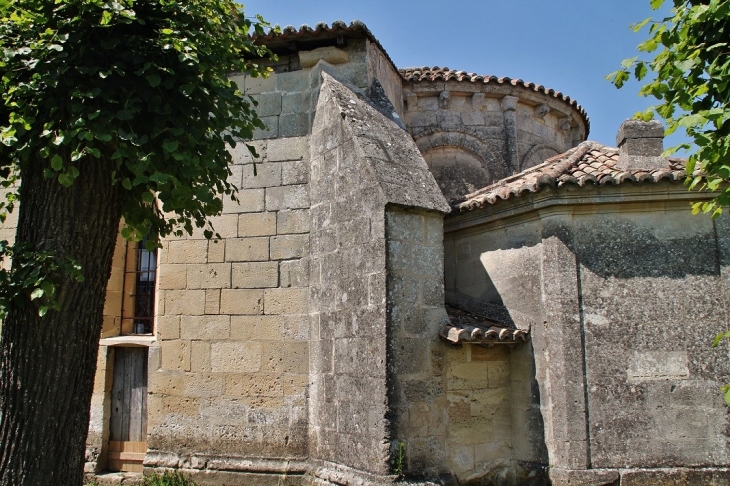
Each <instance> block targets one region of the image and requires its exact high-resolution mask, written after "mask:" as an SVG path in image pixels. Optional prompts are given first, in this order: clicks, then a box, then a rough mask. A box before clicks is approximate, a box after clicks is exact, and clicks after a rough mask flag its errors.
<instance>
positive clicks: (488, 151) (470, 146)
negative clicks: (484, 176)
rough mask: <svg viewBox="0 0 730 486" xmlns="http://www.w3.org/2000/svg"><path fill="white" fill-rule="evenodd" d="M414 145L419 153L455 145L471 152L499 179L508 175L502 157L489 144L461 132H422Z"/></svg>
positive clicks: (484, 167) (486, 169)
mask: <svg viewBox="0 0 730 486" xmlns="http://www.w3.org/2000/svg"><path fill="white" fill-rule="evenodd" d="M415 141H416V146H417V147H418V150H420V152H421V154H425V153H426V152H428V151H429V150H432V149H435V148H441V147H455V148H460V149H464V150H466V151H468V152H471V153H473V154H474V155H475V156H476V157H477V158H478V159H479V160H480V161H481V164H482V168H483V169H484V170H485V171H486V172H487V173H488V174H491V175H492V176H493V177H494V180H499V179H503V178H505V177H507V176H508V175H509V169H508V168H507V164H505V162H504V159H503V158H502V156H500V155H499V154H498V153H497V152H495V151H494V150H493V149H492V147H490V146H489V144H487V143H485V142H483V141H482V140H480V139H478V138H477V137H475V136H473V135H470V134H467V133H462V132H453V131H452V132H432V133H424V134H421V135H419V136H418V137H416V138H415Z"/></svg>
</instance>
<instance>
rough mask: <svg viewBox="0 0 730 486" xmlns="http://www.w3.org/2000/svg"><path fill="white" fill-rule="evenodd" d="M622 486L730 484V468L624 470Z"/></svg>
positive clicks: (622, 471)
mask: <svg viewBox="0 0 730 486" xmlns="http://www.w3.org/2000/svg"><path fill="white" fill-rule="evenodd" d="M620 473H621V486H685V485H687V484H692V485H703V484H706V485H717V486H719V485H721V484H730V468H724V467H712V468H683V467H676V468H674V467H673V468H658V469H622V470H621V471H620Z"/></svg>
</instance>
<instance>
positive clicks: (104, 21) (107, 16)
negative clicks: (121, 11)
mask: <svg viewBox="0 0 730 486" xmlns="http://www.w3.org/2000/svg"><path fill="white" fill-rule="evenodd" d="M111 21H112V13H111V12H110V11H108V10H104V12H103V13H102V14H101V22H99V25H109V24H110V23H111Z"/></svg>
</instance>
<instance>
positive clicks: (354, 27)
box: [253, 20, 398, 71]
mask: <svg viewBox="0 0 730 486" xmlns="http://www.w3.org/2000/svg"><path fill="white" fill-rule="evenodd" d="M353 34H357V35H362V36H364V37H366V38H368V39H369V40H370V42H373V43H375V45H377V46H378V48H379V49H380V50H381V51H382V52H383V54H384V55H385V57H386V58H387V59H388V61H390V64H391V65H392V66H393V69H395V70H396V71H397V70H398V68H397V67H396V65H395V63H394V62H393V60H392V59H391V58H390V56H389V55H388V53H387V52H386V50H385V48H384V47H383V45H382V44H381V43H380V41H379V40H378V39H376V38H375V36H374V35H373V33H372V32H370V29H368V28H367V26H366V25H365V24H364V23H362V22H361V21H359V20H353V21H352V22H350V25H347V23H346V22H343V21H342V20H335V21H334V22H332V26H329V25H327V23H326V22H320V23H318V24H317V25H315V26H314V27H310V26H309V25H306V24H303V25H302V26H301V27H299V28H298V29H297V28H296V27H294V26H293V25H287V26H286V27H284V28H283V29H281V33H280V34H275V33H273V32H269V33H268V34H267V35H265V36H253V39H254V40H257V41H259V42H260V43H262V44H266V45H269V44H271V43H275V42H276V43H279V42H292V41H293V42H304V41H308V40H315V39H319V38H332V37H336V36H339V35H353Z"/></svg>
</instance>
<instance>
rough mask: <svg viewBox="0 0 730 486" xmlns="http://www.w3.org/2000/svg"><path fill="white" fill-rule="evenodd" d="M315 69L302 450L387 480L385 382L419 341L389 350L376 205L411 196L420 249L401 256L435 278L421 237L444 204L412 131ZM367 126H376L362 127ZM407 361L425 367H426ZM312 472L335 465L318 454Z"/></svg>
mask: <svg viewBox="0 0 730 486" xmlns="http://www.w3.org/2000/svg"><path fill="white" fill-rule="evenodd" d="M323 77H324V82H323V85H322V89H321V92H320V95H319V104H318V106H317V115H316V117H315V123H314V129H313V133H312V140H311V147H312V148H311V171H310V174H311V183H310V188H311V193H312V195H313V199H312V207H311V210H310V231H311V245H310V252H311V259H310V262H309V263H310V267H309V302H310V307H309V312H310V319H311V329H310V333H311V336H312V337H311V350H312V352H311V355H310V368H309V369H310V381H311V383H312V388H311V390H310V408H309V410H310V414H309V417H310V430H311V432H310V454H311V457H312V459H313V460H315V461H322V463H323V464H333V463H334V464H340V465H343V466H347V467H349V468H352V469H354V470H355V471H358V472H357V474H359V475H360V476H359V477H360V478H361V479H362V478H363V477H371V476H372V475H374V477H375V478H378V479H377V480H374V481H375V482H376V483H378V481H380V482H387V481H390V480H392V477H390V476H389V474H390V472H391V471H392V469H393V467H394V463H393V462H392V461H391V457H392V455H393V451H394V447H395V448H397V447H398V445H397V444H398V442H397V441H395V439H397V438H398V437H397V433H394V432H395V431H398V430H400V428H399V427H400V425H398V424H400V422H401V421H403V420H406V418H405V417H404V416H400V415H398V414H396V415H394V414H393V412H394V409H393V406H394V402H393V397H392V396H391V395H390V394H389V391H388V387H387V386H386V383H388V382H389V381H390V375H391V373H392V371H391V370H393V369H398V366H399V365H398V364H397V363H405V362H406V361H408V362H409V363H421V362H422V360H420V359H419V357H420V356H422V355H423V353H422V351H423V350H422V349H421V348H420V346H417V345H416V342H415V340H413V339H412V340H411V341H412V342H409V343H408V344H409V349H410V354H409V355H408V357H406V356H405V355H403V353H400V352H398V353H394V352H393V349H391V344H390V342H389V340H388V337H387V336H389V335H390V334H391V333H392V332H393V331H392V330H391V328H392V323H391V318H390V317H389V315H388V305H389V304H388V293H387V292H388V291H387V289H388V283H387V281H388V277H387V272H388V270H389V260H388V256H387V255H388V251H389V250H388V249H389V248H391V247H394V246H393V245H395V246H398V245H399V244H402V241H396V240H393V241H392V242H391V241H390V239H389V238H390V236H389V235H388V233H387V231H386V219H387V216H386V215H387V214H390V211H391V209H390V208H395V205H394V203H395V204H401V205H402V204H404V203H406V202H407V204H408V205H409V206H413V205H415V206H416V207H419V208H421V209H420V212H416V213H414V215H413V217H414V218H415V219H414V220H413V221H411V220H410V219H409V217H410V216H411V215H410V213H409V214H408V215H407V216H404V217H402V218H401V219H403V220H404V222H405V220H408V223H409V226H408V227H410V225H414V226H418V228H417V229H416V230H415V232H416V233H418V232H419V231H420V233H418V234H419V237H420V238H419V239H418V240H417V243H416V246H417V247H418V249H417V250H416V251H415V252H411V253H409V258H410V260H408V261H409V262H410V263H413V264H415V266H416V267H417V269H418V270H414V271H417V272H421V273H420V275H422V276H424V278H425V280H428V281H436V282H437V287H438V283H439V282H440V281H441V278H442V277H441V268H442V260H441V257H440V255H441V254H440V252H438V251H434V250H433V248H431V247H430V245H431V244H432V245H434V247H435V246H437V243H436V242H438V241H440V237H439V236H437V235H436V234H435V233H436V232H439V231H441V226H440V222H441V220H442V218H443V216H442V212H444V211H446V210H448V207H447V205H446V204H445V201H444V200H443V196H441V194H440V191H439V190H438V187H437V186H436V183H435V181H434V180H433V177H432V176H431V175H430V174H428V173H427V169H426V166H425V162H424V161H423V158H422V157H420V155H418V152H417V150H416V148H415V146H414V144H413V141H412V140H411V139H410V137H408V135H407V134H406V133H405V132H404V131H403V130H402V129H400V128H399V127H398V126H397V125H396V124H395V123H394V122H392V121H390V120H387V119H385V117H384V116H383V115H381V114H380V113H379V112H378V111H376V110H375V109H374V108H372V107H370V106H369V105H368V104H367V103H365V102H363V101H362V100H359V99H358V98H357V97H356V95H355V94H354V93H353V92H351V91H350V90H348V89H347V88H345V87H344V86H343V85H341V84H340V83H338V82H337V81H335V80H334V79H333V78H331V77H329V76H328V75H324V74H323ZM390 112H391V113H392V112H393V110H392V109H391V110H390ZM372 126H379V127H382V128H381V129H380V130H379V131H373V130H371V129H368V128H367V127H372ZM376 147H379V148H378V149H376ZM406 159H408V163H406ZM380 167H382V168H383V170H378V168H380ZM393 211H395V212H394V213H393V214H396V212H398V210H397V209H393ZM398 214H399V215H400V214H401V213H398ZM404 214H405V213H404ZM424 214H428V217H427V216H424ZM432 233H433V234H432ZM424 242H428V243H424ZM401 246H402V245H401ZM416 253H418V255H416ZM432 254H433V255H432ZM420 257H425V259H424V260H421V258H420ZM399 262H401V263H405V262H404V261H402V259H401V260H399ZM429 265H430V267H429V268H425V267H426V266H429ZM423 286H424V288H428V287H430V285H428V284H427V283H424V285H423ZM441 292H443V287H442V286H441ZM427 293H428V292H426V291H424V294H427ZM434 307H435V306H434ZM418 310H423V309H421V308H419V309H418ZM426 310H427V311H428V309H426ZM442 313H443V310H442ZM426 314H429V312H426ZM427 332H428V331H426V330H425V329H424V330H422V331H421V334H418V335H425V334H427ZM434 335H435V334H434ZM396 355H397V358H395V357H394V356H396ZM413 372H414V373H425V374H428V370H427V368H423V369H418V370H413ZM394 420H395V422H394ZM428 439H430V436H426V440H428ZM414 447H417V446H416V443H415V442H414ZM442 455H443V454H442ZM317 474H318V476H319V477H320V478H324V479H327V478H335V477H337V474H336V472H333V471H332V470H331V469H328V468H327V467H326V466H325V467H323V468H321V469H320V470H318V472H317ZM328 480H329V479H328Z"/></svg>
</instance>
